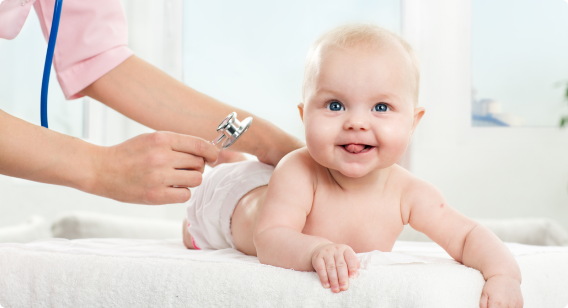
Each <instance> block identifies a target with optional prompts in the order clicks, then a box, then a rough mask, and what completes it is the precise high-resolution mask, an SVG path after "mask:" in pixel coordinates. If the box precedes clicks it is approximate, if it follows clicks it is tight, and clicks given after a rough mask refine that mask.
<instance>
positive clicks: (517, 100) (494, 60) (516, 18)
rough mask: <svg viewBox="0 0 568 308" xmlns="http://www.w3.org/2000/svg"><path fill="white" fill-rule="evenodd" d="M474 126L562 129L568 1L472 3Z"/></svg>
mask: <svg viewBox="0 0 568 308" xmlns="http://www.w3.org/2000/svg"><path fill="white" fill-rule="evenodd" d="M472 5H473V8H472V14H473V17H472V18H473V19H472V31H473V33H472V71H473V94H472V124H473V126H556V125H558V124H559V121H560V118H561V116H562V115H564V114H565V113H566V110H565V109H564V107H565V105H566V103H565V102H563V94H564V93H565V92H566V87H567V85H568V39H567V38H568V3H567V2H566V1H564V0H539V1H537V0H523V1H515V0H500V1H491V0H474V1H472Z"/></svg>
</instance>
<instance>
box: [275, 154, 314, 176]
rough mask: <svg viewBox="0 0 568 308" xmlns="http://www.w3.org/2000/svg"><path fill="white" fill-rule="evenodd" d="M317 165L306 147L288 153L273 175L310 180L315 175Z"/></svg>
mask: <svg viewBox="0 0 568 308" xmlns="http://www.w3.org/2000/svg"><path fill="white" fill-rule="evenodd" d="M316 168H317V163H316V162H315V161H314V159H313V158H312V157H311V156H310V153H309V152H308V149H307V148H306V147H303V148H300V149H297V150H295V151H292V152H290V153H288V154H287V155H286V156H284V158H282V160H280V162H279V163H278V165H277V166H276V169H274V175H277V176H278V175H286V176H294V177H295V178H298V179H300V178H303V179H311V178H313V177H314V176H315V174H316Z"/></svg>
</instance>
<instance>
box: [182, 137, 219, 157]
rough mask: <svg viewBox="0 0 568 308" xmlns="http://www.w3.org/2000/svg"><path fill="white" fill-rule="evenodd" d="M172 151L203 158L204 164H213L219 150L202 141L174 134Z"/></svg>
mask: <svg viewBox="0 0 568 308" xmlns="http://www.w3.org/2000/svg"><path fill="white" fill-rule="evenodd" d="M172 150H174V151H178V152H183V153H188V154H192V155H195V156H199V157H203V158H204V159H205V161H206V162H208V163H214V162H215V161H216V160H217V157H219V149H217V147H215V146H214V145H212V144H211V143H209V141H206V140H204V139H201V138H198V137H194V136H187V135H180V134H175V137H173V140H172Z"/></svg>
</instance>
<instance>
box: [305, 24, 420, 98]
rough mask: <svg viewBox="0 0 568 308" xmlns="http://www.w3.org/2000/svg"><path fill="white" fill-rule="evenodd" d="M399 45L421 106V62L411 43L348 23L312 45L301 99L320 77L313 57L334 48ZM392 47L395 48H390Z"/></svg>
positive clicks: (360, 25) (380, 30) (379, 30)
mask: <svg viewBox="0 0 568 308" xmlns="http://www.w3.org/2000/svg"><path fill="white" fill-rule="evenodd" d="M391 43H395V44H400V45H402V47H403V48H404V50H405V51H406V54H407V56H408V60H409V62H410V67H411V70H412V72H411V73H412V75H413V77H414V78H412V81H413V83H414V85H413V88H414V95H413V99H414V106H416V105H417V104H418V88H419V84H420V63H419V61H418V57H417V55H416V53H415V52H414V50H413V49H412V47H411V46H410V44H408V43H407V42H406V41H405V40H403V39H402V38H401V37H400V36H398V35H396V34H394V33H392V32H391V31H389V30H386V29H384V28H381V27H379V26H375V25H371V24H347V25H343V26H339V27H337V28H334V29H332V30H330V31H328V32H326V33H325V34H324V35H322V36H321V37H320V38H319V39H318V40H317V41H315V43H314V44H313V45H312V48H311V49H310V52H309V53H308V57H307V58H306V65H305V68H304V80H303V82H302V97H304V100H305V95H306V88H307V86H308V85H309V84H312V83H313V81H314V79H315V76H316V75H317V68H318V66H317V65H314V63H313V62H314V55H316V53H318V52H322V51H323V50H327V49H330V48H333V47H340V48H351V47H364V48H370V49H380V48H383V47H387V46H388V45H389V44H391ZM391 46H392V45H391Z"/></svg>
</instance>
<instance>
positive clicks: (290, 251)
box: [254, 227, 331, 271]
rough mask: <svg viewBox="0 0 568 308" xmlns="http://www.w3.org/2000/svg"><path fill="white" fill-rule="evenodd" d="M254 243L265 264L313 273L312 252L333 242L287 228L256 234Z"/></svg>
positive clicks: (261, 260)
mask: <svg viewBox="0 0 568 308" xmlns="http://www.w3.org/2000/svg"><path fill="white" fill-rule="evenodd" d="M254 243H255V246H256V250H257V256H258V259H259V261H260V262H261V263H263V264H270V265H274V266H279V267H283V268H291V269H295V270H298V271H313V270H314V269H313V267H312V260H311V253H312V251H313V250H314V249H315V248H316V247H318V246H320V245H322V244H327V243H331V241H329V240H327V239H325V238H322V237H317V236H311V235H306V234H302V233H300V232H297V231H294V230H291V229H289V228H285V227H273V228H269V229H266V230H264V231H262V232H259V233H258V234H256V235H255V237H254Z"/></svg>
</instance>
